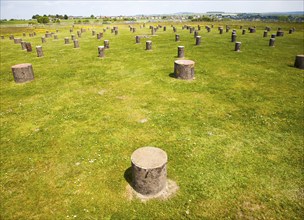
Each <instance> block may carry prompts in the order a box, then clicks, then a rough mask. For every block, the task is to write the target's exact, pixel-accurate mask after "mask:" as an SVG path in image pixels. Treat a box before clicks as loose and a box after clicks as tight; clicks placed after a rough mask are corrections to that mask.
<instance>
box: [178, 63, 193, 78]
mask: <svg viewBox="0 0 304 220" xmlns="http://www.w3.org/2000/svg"><path fill="white" fill-rule="evenodd" d="M194 64H195V63H194V61H192V60H176V61H175V62H174V74H175V77H176V78H178V79H185V80H191V79H194Z"/></svg>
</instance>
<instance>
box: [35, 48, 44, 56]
mask: <svg viewBox="0 0 304 220" xmlns="http://www.w3.org/2000/svg"><path fill="white" fill-rule="evenodd" d="M36 52H37V57H43V52H42V46H36Z"/></svg>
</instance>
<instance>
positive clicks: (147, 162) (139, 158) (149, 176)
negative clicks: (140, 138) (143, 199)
mask: <svg viewBox="0 0 304 220" xmlns="http://www.w3.org/2000/svg"><path fill="white" fill-rule="evenodd" d="M167 161H168V156H167V153H166V152H165V151H163V150H162V149H160V148H156V147H142V148H139V149H137V150H136V151H134V152H133V153H132V156H131V165H132V168H131V169H132V186H133V188H134V189H135V191H136V192H138V193H140V194H142V195H146V196H153V195H156V194H158V193H160V192H161V191H163V190H165V189H166V186H167Z"/></svg>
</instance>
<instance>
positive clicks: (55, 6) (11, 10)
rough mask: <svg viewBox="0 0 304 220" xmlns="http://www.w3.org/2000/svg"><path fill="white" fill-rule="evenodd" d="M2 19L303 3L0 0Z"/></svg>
mask: <svg viewBox="0 0 304 220" xmlns="http://www.w3.org/2000/svg"><path fill="white" fill-rule="evenodd" d="M0 1H1V19H10V18H19V19H21V18H22V19H28V18H31V17H32V15H34V14H47V15H48V14H67V15H79V16H90V15H91V14H93V15H95V16H97V15H106V16H108V15H137V14H158V13H160V14H165V13H176V12H202V13H204V12H207V11H224V12H284V11H303V10H304V3H303V0H285V1H277V0H251V1H249V0H236V1H228V0H213V1H210V0H209V1H208V0H201V1H199V0H197V1H160V0H158V1H151V0H142V1H139V0H137V1H127V0H125V1H122V0H121V1H113V0H112V1H99V0H93V1H92V0H91V1H90V0H88V1H85V0H76V1H71V0H70V1H67V0H66V1H60V0H53V1H44V0H40V1H39V0H36V1H35V0H33V1H27V0H15V1H14V0H0Z"/></svg>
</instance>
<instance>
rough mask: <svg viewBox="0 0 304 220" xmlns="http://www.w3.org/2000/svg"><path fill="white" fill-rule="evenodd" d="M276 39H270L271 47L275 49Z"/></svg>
mask: <svg viewBox="0 0 304 220" xmlns="http://www.w3.org/2000/svg"><path fill="white" fill-rule="evenodd" d="M274 42H275V38H270V40H269V46H270V47H274Z"/></svg>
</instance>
